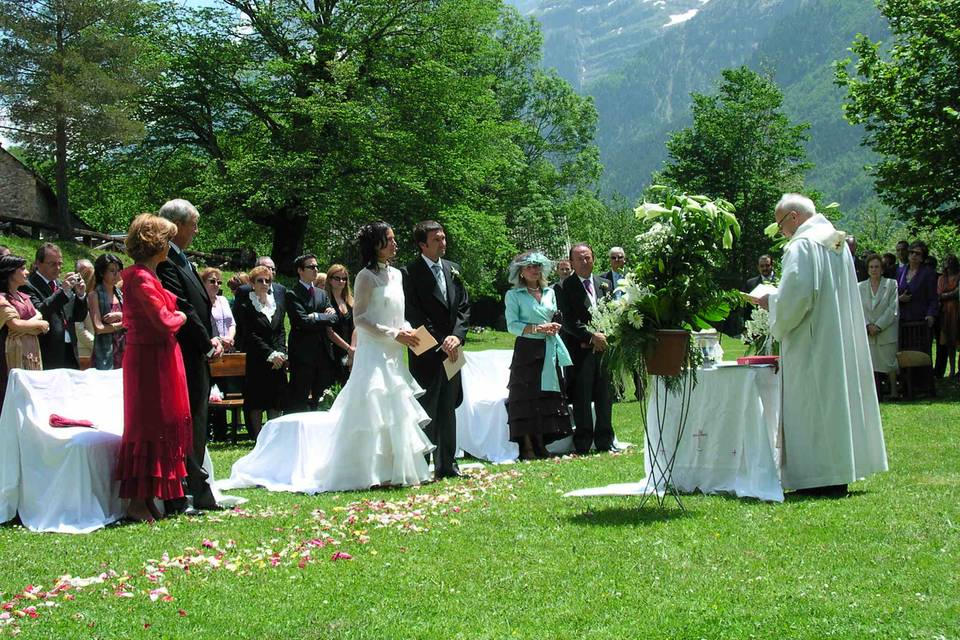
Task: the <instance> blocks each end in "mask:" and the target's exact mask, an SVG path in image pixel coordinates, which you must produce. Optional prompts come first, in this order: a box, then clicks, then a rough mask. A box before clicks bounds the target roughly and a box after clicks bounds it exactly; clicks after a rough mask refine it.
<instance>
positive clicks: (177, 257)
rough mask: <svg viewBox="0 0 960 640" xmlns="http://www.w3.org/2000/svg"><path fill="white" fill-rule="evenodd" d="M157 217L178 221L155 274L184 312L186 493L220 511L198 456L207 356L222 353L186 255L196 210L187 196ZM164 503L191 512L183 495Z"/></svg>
mask: <svg viewBox="0 0 960 640" xmlns="http://www.w3.org/2000/svg"><path fill="white" fill-rule="evenodd" d="M160 215H161V216H162V217H164V218H166V219H167V220H169V221H170V222H172V223H174V224H175V225H177V235H175V236H174V237H173V239H172V240H170V251H169V253H168V254H167V259H166V260H164V261H162V262H161V263H160V264H159V265H157V277H158V278H159V279H160V282H161V284H163V288H164V289H166V290H167V291H169V292H170V293H172V294H173V295H175V296H176V297H177V309H179V310H180V311H182V312H183V313H184V315H186V316H187V321H186V322H185V323H183V326H181V327H180V329H179V331H177V342H178V343H179V344H180V352H181V354H182V355H183V369H184V371H185V372H186V374H187V392H188V394H189V396H190V414H191V417H192V418H193V448H192V450H191V451H190V452H188V454H187V457H186V463H187V489H188V491H187V492H186V493H189V494H190V495H192V496H193V507H194V508H195V509H219V505H217V502H216V499H215V498H214V496H213V492H212V491H211V489H210V484H209V483H208V482H207V474H206V472H204V470H203V457H204V453H205V452H206V449H207V407H208V404H209V401H210V365H209V363H208V360H209V359H210V358H219V357H220V356H221V355H222V354H223V345H222V344H220V339H219V338H217V337H216V336H214V334H213V326H212V320H211V314H210V309H211V307H212V304H213V303H212V301H211V300H210V295H209V294H208V293H207V288H206V287H205V286H204V284H203V282H202V281H201V280H200V274H198V273H197V270H196V268H195V267H194V266H193V264H191V262H190V260H189V259H188V258H187V254H186V253H185V251H186V250H187V248H188V247H189V246H190V244H191V243H192V242H193V239H194V237H196V235H197V232H198V231H199V230H200V226H199V223H200V213H199V212H198V211H197V209H196V207H194V206H193V205H192V204H190V202H188V201H187V200H182V199H176V200H170V201H169V202H167V203H165V204H164V205H163V206H162V207H160ZM165 507H166V509H165V510H166V512H167V513H171V512H181V513H183V512H186V513H190V511H189V510H188V509H187V504H186V501H185V500H184V499H183V498H181V499H178V500H170V501H168V502H167V503H166V504H165Z"/></svg>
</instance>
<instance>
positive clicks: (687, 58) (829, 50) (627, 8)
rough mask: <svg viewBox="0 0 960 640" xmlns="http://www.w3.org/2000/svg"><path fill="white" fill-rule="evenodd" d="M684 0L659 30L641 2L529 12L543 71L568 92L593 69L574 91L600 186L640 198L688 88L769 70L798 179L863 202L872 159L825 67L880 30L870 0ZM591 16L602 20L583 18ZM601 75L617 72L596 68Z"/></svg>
mask: <svg viewBox="0 0 960 640" xmlns="http://www.w3.org/2000/svg"><path fill="white" fill-rule="evenodd" d="M515 4H516V3H515ZM688 4H690V3H688V2H686V1H685V0H668V1H667V2H665V3H661V4H659V7H660V13H661V14H664V13H666V14H681V13H683V11H685V10H687V9H688V8H689V7H688ZM695 4H696V5H698V6H699V7H700V9H699V11H698V12H697V14H696V15H695V16H694V17H693V18H691V19H689V20H687V21H685V22H682V23H680V24H675V25H673V26H670V27H663V26H662V23H661V26H660V27H659V28H655V24H654V22H653V21H652V20H648V21H647V22H642V21H641V22H640V23H638V22H636V21H637V20H639V17H638V16H639V13H638V12H640V11H641V10H643V9H644V7H648V3H643V2H640V1H639V0H619V1H618V2H616V3H611V5H610V6H609V7H608V6H607V4H606V3H598V4H591V3H590V2H587V1H586V0H581V1H579V2H574V1H573V0H570V1H567V2H560V1H553V2H550V1H546V0H545V1H544V2H542V3H541V4H540V6H539V8H538V9H537V10H535V11H534V12H533V15H536V16H537V17H538V18H539V19H540V20H541V24H542V26H543V31H544V65H545V66H548V67H549V66H555V67H557V68H558V69H559V70H560V72H561V73H562V74H563V75H564V76H565V77H567V79H568V80H570V81H571V82H574V86H577V84H576V82H577V81H578V80H579V79H580V77H581V76H583V75H584V74H586V75H587V76H589V75H590V73H593V72H598V77H597V78H596V79H595V80H593V81H592V82H589V83H587V84H586V85H585V86H584V88H583V89H582V91H583V92H584V93H588V94H590V95H592V96H594V98H595V100H596V105H597V108H598V111H599V115H600V119H599V130H598V144H599V146H600V151H601V158H602V160H603V162H604V165H605V168H606V174H605V180H604V186H605V187H606V188H607V190H609V191H619V192H621V193H624V194H626V195H628V196H630V197H635V196H637V195H639V193H640V192H641V191H642V189H643V187H644V186H646V183H647V181H648V180H649V177H650V174H651V173H652V172H653V171H655V170H656V169H658V168H659V167H660V166H661V164H662V162H663V160H664V159H665V157H666V149H665V147H664V143H665V142H666V140H667V138H668V137H669V135H670V133H671V132H672V131H676V130H678V129H680V128H683V127H685V126H686V125H688V124H689V123H690V113H689V105H690V93H691V92H699V93H709V92H711V91H713V90H714V87H715V85H716V82H717V80H718V78H719V74H720V71H721V70H722V69H725V68H730V67H736V66H739V65H742V64H747V65H748V66H750V67H751V68H753V69H757V70H766V71H768V72H770V73H772V74H773V75H774V78H775V79H776V81H777V82H778V84H779V85H780V87H781V89H782V90H783V92H784V97H785V108H786V110H787V112H788V113H789V114H790V116H791V118H792V119H793V120H794V121H797V122H809V123H810V125H811V129H810V140H809V142H808V144H807V150H808V153H809V158H810V160H811V161H812V162H813V163H814V164H815V165H816V168H815V169H814V170H813V171H812V172H811V173H810V175H809V177H808V184H809V185H810V186H811V187H812V188H815V189H818V190H820V191H821V192H823V193H824V194H825V196H827V197H828V198H829V199H831V200H837V201H840V202H841V203H843V205H844V207H845V208H847V209H849V208H853V207H856V206H857V205H859V204H861V203H863V202H865V201H867V200H869V199H870V198H872V197H873V185H872V180H871V179H870V177H869V176H868V175H867V174H866V172H865V171H864V169H863V167H864V165H866V164H869V163H870V162H871V161H872V158H873V156H872V155H871V154H870V152H869V150H867V149H865V148H864V147H862V146H860V141H861V139H862V131H861V130H860V129H859V128H856V127H852V126H850V125H849V124H847V123H846V121H845V120H844V119H843V114H842V112H841V108H840V105H841V102H842V98H843V92H842V90H841V89H839V88H838V87H836V86H834V84H833V63H834V61H835V60H838V59H843V58H846V57H848V56H849V55H850V54H849V51H848V48H849V46H850V43H851V42H852V40H853V38H854V36H855V35H856V34H857V33H866V34H868V35H869V36H870V37H871V38H873V39H882V38H885V37H886V36H887V34H888V27H887V23H886V19H885V18H884V17H883V16H882V15H880V13H879V11H878V10H877V8H876V6H875V4H874V3H873V2H872V0H710V2H708V3H701V2H696V3H695ZM586 7H594V9H590V10H585V8H586ZM614 8H617V10H616V11H614V10H613V9H614ZM594 13H596V14H597V15H598V16H602V17H603V18H604V19H603V20H600V19H599V18H597V19H593V20H592V21H591V20H588V19H587V18H585V17H584V16H585V15H591V14H594ZM564 16H566V20H564ZM648 17H649V16H648ZM615 19H620V20H624V21H627V22H625V23H624V24H617V22H616V20H615ZM631 20H633V22H629V21H631ZM641 27H644V28H641ZM621 28H623V29H624V30H629V29H632V32H633V34H634V36H633V37H632V39H631V40H630V43H629V44H624V43H623V42H620V44H609V46H608V48H607V53H606V54H603V55H605V56H606V57H605V58H604V57H603V55H601V53H600V51H601V50H602V47H601V46H600V45H599V44H598V42H599V41H600V40H602V39H603V37H604V35H603V34H607V38H608V39H611V38H612V36H611V35H610V34H614V33H616V32H617V31H618V30H620V29H621ZM574 35H576V37H574ZM613 40H617V39H616V38H613ZM557 42H560V43H562V44H563V46H556V43H557ZM575 45H576V46H575ZM577 47H580V49H577ZM584 51H587V52H593V57H589V56H586V54H584V53H583V52H584ZM616 55H622V56H623V57H622V58H621V59H620V61H619V64H617V65H614V60H612V59H611V56H616ZM575 58H576V59H577V60H579V61H580V64H581V65H587V69H586V71H584V69H582V68H581V70H580V72H581V73H580V76H578V75H577V74H576V73H575V72H574V71H575V70H574V69H572V68H571V60H573V59H575ZM598 61H599V62H598ZM588 63H589V64H588ZM590 64H592V65H593V66H589V65H590ZM608 68H616V69H617V70H616V71H612V72H603V69H608Z"/></svg>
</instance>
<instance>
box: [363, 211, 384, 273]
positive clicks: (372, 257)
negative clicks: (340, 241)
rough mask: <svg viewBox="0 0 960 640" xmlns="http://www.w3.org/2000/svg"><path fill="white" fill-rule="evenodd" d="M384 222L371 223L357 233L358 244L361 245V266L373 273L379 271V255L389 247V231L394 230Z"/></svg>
mask: <svg viewBox="0 0 960 640" xmlns="http://www.w3.org/2000/svg"><path fill="white" fill-rule="evenodd" d="M392 228H393V227H391V226H390V225H389V224H387V223H386V222H384V221H383V220H377V221H376V222H370V223H368V224H365V225H363V226H362V227H360V230H359V231H357V244H359V245H360V264H362V265H363V266H364V267H366V268H367V269H370V270H371V271H379V270H380V265H379V260H377V253H378V252H379V250H380V249H382V248H383V247H385V246H387V231H388V230H390V229H392Z"/></svg>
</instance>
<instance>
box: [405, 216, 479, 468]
mask: <svg viewBox="0 0 960 640" xmlns="http://www.w3.org/2000/svg"><path fill="white" fill-rule="evenodd" d="M413 240H414V242H416V244H417V247H418V248H419V249H420V255H419V256H418V257H417V258H415V259H414V260H413V262H411V263H410V264H408V265H407V266H406V267H404V268H403V270H402V271H403V294H404V296H405V299H406V309H405V315H406V317H407V321H408V322H409V323H410V324H411V325H412V326H413V328H415V329H416V328H418V327H420V325H423V326H425V327H426V329H427V331H429V332H430V335H432V336H433V337H434V338H436V340H437V342H438V343H439V345H440V346H439V347H438V348H436V349H428V350H427V351H425V352H423V353H422V354H420V355H419V356H418V355H415V354H414V353H413V351H410V353H409V354H408V355H409V366H410V373H412V374H413V377H414V378H415V379H416V381H417V383H419V384H420V386H421V387H423V388H424V389H426V393H425V394H424V395H422V396H421V397H420V404H421V405H422V406H423V409H424V411H426V412H427V415H429V416H430V424H428V425H427V426H426V427H425V428H424V430H425V432H426V434H427V437H428V438H430V442H432V443H433V444H434V445H436V447H437V448H436V450H435V451H434V452H433V465H434V467H433V469H434V471H433V473H434V477H436V478H438V479H439V478H446V477H453V476H459V475H460V469H459V468H458V467H457V462H456V458H455V456H456V451H457V418H456V414H455V411H456V408H457V406H459V404H460V403H461V402H462V401H463V387H462V386H461V384H460V374H459V373H457V374H456V375H455V376H454V377H453V379H452V380H447V374H446V372H445V371H444V368H443V361H444V360H446V359H447V358H448V357H450V358H454V357H457V348H458V347H460V346H461V345H462V344H463V343H464V341H465V340H466V337H467V323H468V322H469V321H470V300H469V299H468V297H467V290H466V289H465V288H464V286H463V278H462V277H460V265H458V264H456V263H454V262H450V261H449V260H444V259H443V255H444V254H445V253H446V251H447V238H446V234H445V233H444V232H443V227H442V226H440V224H439V223H438V222H435V221H433V220H426V221H424V222H420V223H418V224H417V226H416V227H415V228H414V230H413Z"/></svg>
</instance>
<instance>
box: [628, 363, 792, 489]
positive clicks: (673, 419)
mask: <svg viewBox="0 0 960 640" xmlns="http://www.w3.org/2000/svg"><path fill="white" fill-rule="evenodd" d="M697 378H698V384H697V386H696V387H695V388H694V390H693V392H692V394H691V396H690V409H689V413H688V414H687V421H686V426H685V428H684V433H683V439H682V440H681V442H680V445H679V447H677V458H676V462H675V463H674V467H673V486H674V487H676V488H677V489H678V490H679V491H681V492H693V491H697V490H699V491H701V492H703V493H730V494H734V495H737V496H741V497H754V498H760V499H761V500H769V501H775V502H782V501H783V487H782V486H781V484H780V474H779V448H778V447H779V443H780V439H779V433H780V396H781V388H780V380H781V378H780V374H779V373H778V372H777V371H775V368H774V367H773V366H770V365H763V366H723V365H721V366H718V367H715V368H708V369H700V370H699V371H697ZM661 393H662V388H661ZM661 400H663V398H661ZM661 405H662V406H664V407H665V412H664V416H663V417H664V442H667V443H674V442H676V427H677V425H678V424H679V422H678V417H679V410H680V398H679V396H677V395H674V394H670V395H669V397H668V398H666V402H665V403H663V402H661ZM647 424H648V428H649V429H651V430H655V429H656V427H657V424H658V416H657V409H656V406H655V402H654V398H653V394H652V393H651V397H650V399H649V400H648V403H647ZM672 450H673V447H672V446H669V445H668V446H667V447H665V449H664V450H662V451H660V452H658V453H659V458H660V460H661V464H663V462H664V461H665V459H666V456H668V455H669V454H670V453H672ZM655 453H657V452H655ZM644 463H645V466H646V469H647V473H649V472H650V468H651V460H650V452H649V451H648V450H647V448H646V447H645V448H644Z"/></svg>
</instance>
